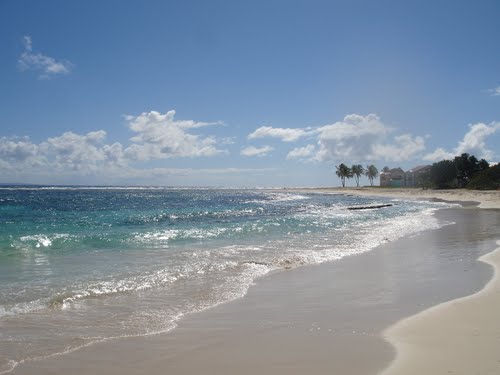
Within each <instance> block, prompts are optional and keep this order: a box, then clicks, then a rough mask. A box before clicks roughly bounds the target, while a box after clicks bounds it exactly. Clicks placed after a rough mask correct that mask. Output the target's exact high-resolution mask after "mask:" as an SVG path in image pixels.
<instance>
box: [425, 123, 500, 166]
mask: <svg viewBox="0 0 500 375" xmlns="http://www.w3.org/2000/svg"><path fill="white" fill-rule="evenodd" d="M497 131H500V122H492V123H490V124H489V125H486V124H484V123H477V124H470V125H469V131H468V132H467V133H465V135H464V138H463V139H462V140H461V141H460V142H458V145H457V147H455V148H454V149H453V151H452V152H448V151H446V150H444V149H442V148H438V149H436V150H435V151H434V152H432V153H430V154H427V155H425V156H424V160H429V161H439V160H443V159H451V158H453V157H454V156H457V155H461V154H463V153H468V154H471V155H474V156H476V157H478V158H483V159H486V160H488V159H491V158H493V157H495V156H498V155H495V153H494V152H493V150H490V149H488V147H487V145H486V139H487V138H488V137H489V136H491V135H493V134H495V133H496V132H497Z"/></svg>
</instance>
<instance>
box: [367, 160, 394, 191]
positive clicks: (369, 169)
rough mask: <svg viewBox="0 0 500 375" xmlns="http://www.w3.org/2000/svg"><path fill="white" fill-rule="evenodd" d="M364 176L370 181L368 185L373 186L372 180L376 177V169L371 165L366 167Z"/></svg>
mask: <svg viewBox="0 0 500 375" xmlns="http://www.w3.org/2000/svg"><path fill="white" fill-rule="evenodd" d="M387 169H389V168H387ZM365 175H366V177H368V179H369V180H370V185H371V186H373V179H374V178H376V177H377V176H378V169H377V167H375V166H374V165H373V164H372V165H368V166H367V167H366V171H365Z"/></svg>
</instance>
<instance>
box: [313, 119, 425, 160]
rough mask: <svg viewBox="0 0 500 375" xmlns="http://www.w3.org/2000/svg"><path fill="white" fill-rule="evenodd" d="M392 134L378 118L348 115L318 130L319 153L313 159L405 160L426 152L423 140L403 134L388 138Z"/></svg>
mask: <svg viewBox="0 0 500 375" xmlns="http://www.w3.org/2000/svg"><path fill="white" fill-rule="evenodd" d="M393 131H394V129H392V128H390V127H388V126H386V125H385V124H384V123H382V121H381V120H380V118H379V117H378V116H377V115H374V114H369V115H366V116H362V115H358V114H351V115H347V116H345V117H344V119H343V120H342V121H338V122H336V123H334V124H331V125H325V126H322V127H320V128H319V129H318V132H319V135H318V145H319V150H318V152H317V153H316V155H315V156H314V159H316V160H318V161H330V160H332V161H338V160H349V162H364V161H367V160H380V159H385V160H390V161H404V160H408V159H411V158H413V157H415V156H416V155H417V154H418V153H419V152H420V151H422V150H424V149H425V141H424V138H422V137H412V136H411V135H410V134H404V135H400V136H395V137H393V138H392V139H391V138H389V135H390V133H392V132H393Z"/></svg>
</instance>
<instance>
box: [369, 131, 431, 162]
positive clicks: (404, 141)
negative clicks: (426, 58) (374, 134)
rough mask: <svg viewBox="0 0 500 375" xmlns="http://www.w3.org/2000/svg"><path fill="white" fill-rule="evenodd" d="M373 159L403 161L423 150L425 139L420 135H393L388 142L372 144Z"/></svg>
mask: <svg viewBox="0 0 500 375" xmlns="http://www.w3.org/2000/svg"><path fill="white" fill-rule="evenodd" d="M372 149H373V153H374V157H373V159H374V160H378V159H385V160H391V161H404V160H408V159H409V158H411V157H412V156H414V155H416V154H418V153H419V152H420V151H424V150H425V141H424V138H422V137H412V136H411V135H410V134H403V135H400V136H396V137H394V142H393V143H390V144H374V145H373V148H372Z"/></svg>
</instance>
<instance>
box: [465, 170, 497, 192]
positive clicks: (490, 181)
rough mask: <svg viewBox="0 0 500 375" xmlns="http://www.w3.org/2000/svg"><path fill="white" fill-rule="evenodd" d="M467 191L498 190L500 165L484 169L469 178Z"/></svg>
mask: <svg viewBox="0 0 500 375" xmlns="http://www.w3.org/2000/svg"><path fill="white" fill-rule="evenodd" d="M467 188H468V189H477V190H498V189H500V164H497V165H495V166H493V167H489V168H486V169H484V170H482V171H481V172H479V173H477V174H476V175H475V176H473V177H472V178H471V180H470V181H469V183H468V184H467Z"/></svg>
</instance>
